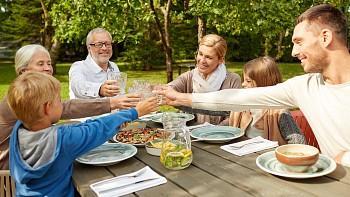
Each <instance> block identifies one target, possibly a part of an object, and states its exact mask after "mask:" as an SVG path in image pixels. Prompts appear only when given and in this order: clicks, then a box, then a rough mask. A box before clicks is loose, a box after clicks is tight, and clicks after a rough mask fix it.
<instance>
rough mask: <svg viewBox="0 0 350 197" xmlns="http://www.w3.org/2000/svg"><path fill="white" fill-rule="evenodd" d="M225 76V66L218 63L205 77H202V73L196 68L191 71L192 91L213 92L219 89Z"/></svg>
mask: <svg viewBox="0 0 350 197" xmlns="http://www.w3.org/2000/svg"><path fill="white" fill-rule="evenodd" d="M225 78H226V66H225V64H220V65H219V66H218V67H217V68H216V69H215V70H214V72H212V73H211V74H210V75H209V77H208V78H207V79H205V78H204V76H203V74H202V73H200V72H199V71H198V69H197V68H195V69H194V71H193V80H192V84H193V92H194V93H204V92H214V91H218V90H220V87H221V85H222V82H223V81H224V80H225Z"/></svg>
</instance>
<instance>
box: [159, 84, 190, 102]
mask: <svg viewBox="0 0 350 197" xmlns="http://www.w3.org/2000/svg"><path fill="white" fill-rule="evenodd" d="M153 93H155V94H158V95H162V96H165V103H164V99H163V103H162V104H166V105H172V106H180V105H183V106H191V104H192V96H191V94H190V93H189V94H186V93H180V92H177V91H175V90H174V89H173V88H171V87H170V86H167V87H163V88H162V89H159V90H154V91H153Z"/></svg>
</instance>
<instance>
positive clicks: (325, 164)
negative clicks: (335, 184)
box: [256, 151, 337, 179]
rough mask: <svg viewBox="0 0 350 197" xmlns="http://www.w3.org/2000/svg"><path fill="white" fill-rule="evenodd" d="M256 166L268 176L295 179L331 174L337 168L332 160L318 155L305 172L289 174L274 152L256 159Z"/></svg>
mask: <svg viewBox="0 0 350 197" xmlns="http://www.w3.org/2000/svg"><path fill="white" fill-rule="evenodd" d="M256 165H257V166H258V167H259V168H260V169H262V170H263V171H265V172H268V173H270V174H273V175H277V176H281V177H288V178H296V179H305V178H313V177H319V176H324V175H327V174H329V173H331V172H333V171H334V170H335V169H336V167H337V164H336V163H335V161H334V160H333V159H331V158H329V157H327V156H326V155H323V154H319V158H318V160H317V162H316V163H315V164H314V165H312V166H311V167H309V168H308V169H307V170H305V171H303V172H291V171H290V170H288V168H286V166H285V165H283V164H282V163H280V162H279V161H278V160H277V158H276V154H275V151H270V152H267V153H264V154H262V155H260V156H259V157H257V158H256Z"/></svg>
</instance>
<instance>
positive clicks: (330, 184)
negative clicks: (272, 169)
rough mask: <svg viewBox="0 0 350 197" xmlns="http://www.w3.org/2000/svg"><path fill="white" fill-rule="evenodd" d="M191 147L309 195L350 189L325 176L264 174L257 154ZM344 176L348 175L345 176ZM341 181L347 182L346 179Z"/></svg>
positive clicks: (216, 147) (216, 146)
mask: <svg viewBox="0 0 350 197" xmlns="http://www.w3.org/2000/svg"><path fill="white" fill-rule="evenodd" d="M193 146H194V147H198V148H200V149H203V150H205V151H208V152H209V153H212V154H215V155H217V156H220V157H222V158H225V159H227V160H229V161H232V162H234V163H237V164H238V165H241V166H246V167H247V168H250V169H252V170H254V171H255V172H256V173H259V174H264V175H265V176H269V177H272V178H273V179H276V180H279V181H280V182H282V183H285V184H289V185H290V186H293V187H296V188H297V190H301V191H308V192H309V193H312V194H314V195H317V196H343V195H344V194H345V193H350V187H349V186H348V184H346V183H343V182H339V181H336V180H334V179H332V178H330V177H327V176H323V177H317V178H311V179H290V178H282V177H278V176H274V175H271V174H269V173H266V172H264V171H262V170H261V169H260V168H259V167H258V166H256V164H255V160H256V157H257V156H258V154H255V153H253V154H249V155H245V156H242V157H239V156H235V155H233V154H231V153H228V152H226V151H224V150H222V149H220V146H219V145H214V144H206V143H203V142H202V143H193ZM272 150H273V149H272ZM265 152H266V151H265ZM209 155H210V154H209ZM346 176H350V175H349V174H347V175H346ZM343 179H346V180H347V178H343ZM315 183H317V184H315Z"/></svg>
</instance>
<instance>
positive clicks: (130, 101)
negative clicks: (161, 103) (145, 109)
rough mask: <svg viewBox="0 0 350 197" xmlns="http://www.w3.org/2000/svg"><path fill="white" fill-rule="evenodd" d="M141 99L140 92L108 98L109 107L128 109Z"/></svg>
mask: <svg viewBox="0 0 350 197" xmlns="http://www.w3.org/2000/svg"><path fill="white" fill-rule="evenodd" d="M140 100H141V95H140V94H136V93H135V94H126V95H123V96H119V97H112V98H111V99H110V105H111V109H112V110H114V109H128V108H131V107H135V106H136V104H137V103H138V102H140Z"/></svg>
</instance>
